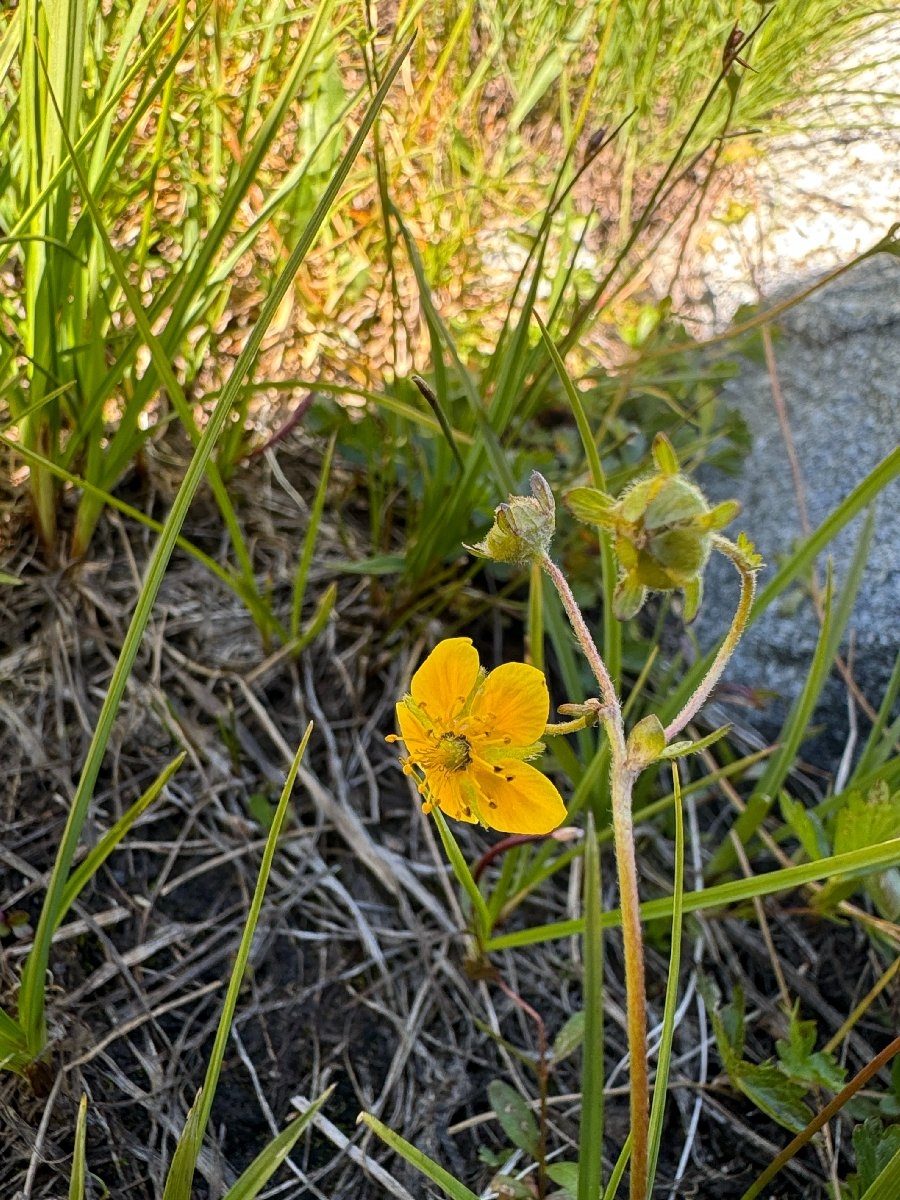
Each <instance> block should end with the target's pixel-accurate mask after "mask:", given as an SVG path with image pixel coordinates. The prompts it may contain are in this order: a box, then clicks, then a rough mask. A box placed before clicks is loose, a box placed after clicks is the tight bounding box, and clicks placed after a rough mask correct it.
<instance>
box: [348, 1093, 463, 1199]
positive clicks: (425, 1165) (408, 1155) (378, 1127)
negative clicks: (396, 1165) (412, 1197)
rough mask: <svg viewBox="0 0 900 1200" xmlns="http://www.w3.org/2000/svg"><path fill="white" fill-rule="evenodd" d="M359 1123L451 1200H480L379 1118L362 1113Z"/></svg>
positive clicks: (358, 1118) (358, 1119)
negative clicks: (383, 1123)
mask: <svg viewBox="0 0 900 1200" xmlns="http://www.w3.org/2000/svg"><path fill="white" fill-rule="evenodd" d="M356 1120H357V1122H358V1123H361V1124H363V1125H367V1126H368V1127H369V1129H371V1130H372V1132H373V1133H375V1134H377V1135H378V1137H380V1138H381V1140H382V1141H383V1142H384V1143H385V1145H386V1146H390V1148H391V1149H392V1150H393V1151H395V1152H396V1153H397V1154H399V1155H400V1157H401V1158H403V1159H405V1160H406V1161H407V1162H408V1163H409V1164H410V1166H413V1167H415V1168H416V1170H418V1171H421V1172H422V1174H423V1175H424V1176H425V1177H426V1178H427V1179H430V1180H431V1182H432V1183H434V1184H436V1185H437V1186H438V1187H439V1188H440V1189H441V1191H442V1192H444V1193H445V1194H446V1195H448V1196H449V1197H450V1200H479V1198H478V1196H477V1195H476V1193H475V1192H473V1191H470V1189H469V1188H467V1187H466V1185H465V1184H464V1183H460V1182H459V1180H458V1179H454V1177H453V1176H452V1175H451V1174H450V1172H449V1171H445V1170H444V1168H443V1167H441V1166H439V1165H438V1164H437V1163H436V1162H435V1161H434V1159H432V1158H429V1157H428V1155H427V1154H423V1153H422V1151H421V1150H417V1149H416V1147H415V1146H413V1145H411V1143H410V1142H407V1141H406V1140H405V1139H404V1138H402V1137H400V1135H399V1134H398V1133H394V1131H393V1130H392V1129H388V1127H387V1125H382V1123H381V1122H380V1121H379V1120H378V1118H377V1117H373V1116H372V1114H371V1113H366V1112H363V1113H360V1114H359V1116H358V1117H357V1118H356Z"/></svg>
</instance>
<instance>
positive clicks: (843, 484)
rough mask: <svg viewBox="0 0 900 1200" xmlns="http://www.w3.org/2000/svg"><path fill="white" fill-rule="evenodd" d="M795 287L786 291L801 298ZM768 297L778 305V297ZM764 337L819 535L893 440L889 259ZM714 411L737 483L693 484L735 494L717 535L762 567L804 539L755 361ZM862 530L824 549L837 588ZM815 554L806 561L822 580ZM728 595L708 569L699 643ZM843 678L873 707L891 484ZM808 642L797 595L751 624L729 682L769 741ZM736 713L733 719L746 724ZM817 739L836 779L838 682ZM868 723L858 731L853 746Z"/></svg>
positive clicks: (841, 699)
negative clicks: (726, 424)
mask: <svg viewBox="0 0 900 1200" xmlns="http://www.w3.org/2000/svg"><path fill="white" fill-rule="evenodd" d="M802 282H803V281H800V284H799V285H798V286H795V287H794V288H793V289H792V290H794V291H796V290H798V287H799V286H802ZM773 299H776V300H777V299H778V296H777V295H776V296H775V297H773ZM777 329H778V331H779V333H778V336H777V337H776V340H775V357H776V363H777V369H778V377H779V380H780V384H781V390H782V393H783V396H784V401H785V405H786V409H787V414H788V420H789V423H790V429H791V434H792V437H793V442H794V446H795V449H796V452H797V457H798V459H799V464H800V470H801V474H802V478H803V487H804V492H805V498H806V505H807V511H808V517H809V522H810V525H811V527H812V528H813V529H815V528H817V527H818V526H819V525H820V524H821V523H822V521H824V520H825V519H826V518H827V517H828V516H829V514H830V513H832V512H833V511H834V509H835V508H836V507H837V506H838V505H839V504H840V503H841V501H842V500H843V499H844V498H845V497H846V496H847V494H848V493H849V492H850V491H852V490H853V488H854V487H855V486H856V485H857V484H858V483H859V482H860V481H861V480H862V479H863V478H864V477H865V476H866V475H867V474H868V472H870V471H871V470H872V469H873V468H874V467H875V466H876V465H877V464H878V463H879V462H880V461H881V460H882V459H883V458H884V457H885V456H886V455H888V454H890V453H891V452H892V451H895V450H896V449H897V447H898V444H900V259H898V258H895V257H890V256H888V255H879V256H878V257H876V258H873V259H870V260H868V261H866V262H863V263H861V264H859V265H858V266H856V267H855V268H853V270H852V271H850V272H849V273H848V274H847V275H845V276H844V277H843V278H841V279H839V280H837V281H835V282H833V283H831V284H830V285H829V286H828V287H826V288H825V289H823V291H821V292H819V293H816V294H815V295H813V296H812V297H810V298H808V299H807V300H806V301H804V302H803V303H802V304H801V305H800V306H799V307H798V308H796V309H793V310H791V311H789V312H788V313H787V314H785V315H784V316H783V317H782V319H781V321H780V322H779V324H778V326H777ZM724 399H725V402H726V403H730V404H732V405H733V406H735V407H737V408H738V409H739V410H740V411H741V413H742V414H743V416H744V418H745V420H746V421H747V424H748V426H749V428H750V432H751V434H752V438H753V448H752V451H751V454H750V456H749V458H748V460H747V462H746V464H745V470H744V472H743V475H742V477H741V478H740V479H738V480H723V479H722V478H721V477H718V478H717V479H715V480H704V481H703V482H704V484H705V486H706V490H707V493H708V495H709V496H710V498H711V499H715V500H719V499H725V498H727V497H728V496H731V495H734V496H737V497H738V499H740V500H741V501H742V503H743V505H744V511H743V513H742V514H741V517H740V518H739V519H738V521H737V522H735V524H734V525H733V526H732V527H731V528H730V529H729V530H728V531H727V532H728V533H732V531H734V532H735V533H736V532H737V530H738V529H741V528H742V529H744V530H746V532H747V533H748V535H749V536H750V537H751V538H752V539H753V540H754V542H755V543H756V545H757V548H758V550H759V551H760V552H761V553H762V554H763V555H764V557H765V559H766V562H767V563H768V564H770V567H769V570H768V571H767V572H765V573H764V574H763V575H762V577H761V583H762V585H763V586H764V585H765V582H766V578H767V577H768V578H771V575H772V571H773V570H774V567H775V565H776V564H777V562H778V559H779V556H781V555H783V554H785V553H787V552H789V551H790V549H791V547H792V546H793V545H794V544H796V541H797V539H799V538H800V537H801V536H802V524H801V518H800V515H799V509H798V503H797V499H796V494H795V490H794V480H793V477H792V472H791V466H790V462H789V458H788V451H787V448H786V445H785V440H784V437H783V435H782V432H781V429H780V427H779V422H778V418H777V415H776V409H775V405H774V402H773V397H772V385H771V381H770V378H769V374H768V371H767V369H766V367H765V365H764V364H762V363H760V364H756V363H750V362H746V363H745V364H744V366H743V369H742V370H741V373H740V375H739V376H738V377H737V378H735V379H734V380H732V381H731V382H730V383H729V384H728V386H727V390H726V394H725V397H724ZM861 526H862V520H861V519H858V520H856V521H855V522H854V523H853V524H852V525H850V526H848V527H846V528H845V529H844V530H843V532H842V533H841V534H840V535H839V536H838V537H837V538H836V540H835V541H834V542H833V543H832V545H831V546H830V547H829V549H828V552H827V553H828V554H829V555H830V556H831V559H832V562H833V565H834V574H835V581H836V585H837V588H840V587H841V586H842V582H843V579H844V578H845V576H846V571H847V567H848V565H849V563H850V562H851V560H852V557H853V553H854V550H855V548H856V545H857V543H858V539H859V535H860V530H861ZM824 567H825V562H824V556H823V557H820V559H819V561H818V563H817V572H818V577H819V579H820V580H824V578H825V571H824ZM736 599H737V581H736V577H735V575H734V571H733V568H731V567H729V566H728V565H727V564H725V563H711V565H710V568H709V571H708V574H707V587H706V592H705V596H704V603H703V608H702V611H701V615H700V618H699V619H698V622H697V626H696V629H697V634H698V638H699V640H700V642H701V645H704V646H706V645H709V644H710V642H711V640H712V639H713V638H715V637H717V636H720V635H721V633H722V632H723V631H724V629H725V628H727V625H728V622H729V620H730V618H731V614H732V612H733V609H734V604H735V603H736ZM851 627H852V630H853V645H854V651H853V664H854V675H855V678H856V679H857V682H858V683H859V684H860V686H861V687H862V690H863V692H864V693H865V694H866V695H867V697H868V699H869V700H870V702H871V703H872V704H873V705H874V706H875V707H876V708H877V706H878V704H879V703H880V700H881V696H882V693H883V689H884V684H885V682H886V680H887V678H888V676H889V674H890V671H891V669H892V667H893V663H894V659H895V657H896V655H897V653H898V651H900V481H897V480H895V481H894V482H893V483H892V484H891V485H890V486H889V487H888V488H887V489H886V490H885V491H884V492H883V493H882V495H881V497H880V498H879V501H878V504H877V524H876V532H875V538H874V543H873V546H872V550H871V554H870V558H869V562H868V565H867V567H866V570H865V575H864V578H863V582H862V586H861V589H860V593H859V595H858V597H857V601H856V605H855V608H854V611H853V618H852V623H851ZM817 633H818V622H817V619H816V615H815V611H814V608H813V605H812V601H811V599H810V597H809V595H808V593H805V592H803V591H802V590H800V589H798V588H795V589H793V592H792V594H791V595H790V596H788V597H787V598H786V599H785V601H784V602H783V603H781V604H776V605H775V607H774V609H773V610H770V611H769V612H768V613H766V614H765V615H764V617H762V618H761V619H760V620H759V621H757V623H756V624H755V625H754V626H753V627H752V628H751V630H750V631H749V632H748V634H747V635H746V637H745V639H744V641H743V642H742V644H741V645H740V646H739V648H738V652H737V654H736V656H735V658H734V660H733V661H732V664H731V665H730V667H729V670H728V674H727V676H726V679H728V680H730V681H740V682H741V683H742V684H744V685H748V686H750V687H758V688H764V689H769V690H771V691H772V692H774V693H776V695H777V697H778V698H779V701H776V702H775V703H774V704H773V705H772V706H771V708H769V709H768V710H766V711H765V712H763V713H760V714H757V715H756V716H754V717H752V718H751V723H753V724H756V725H757V727H758V728H759V729H760V731H761V732H763V733H764V734H765V735H767V736H772V735H773V734H774V733H775V732H777V728H778V726H779V725H780V720H781V718H782V717H783V715H784V712H785V710H786V706H787V704H788V703H789V702H790V701H791V700H793V698H794V697H795V696H796V695H797V694H798V692H799V691H800V688H801V687H802V684H803V681H804V679H805V676H806V673H807V671H808V669H809V665H810V662H811V658H812V654H813V650H814V647H815V643H816V637H817ZM745 719H746V717H743V718H742V720H745ZM817 720H818V721H819V722H821V723H822V724H823V725H824V726H825V728H826V730H827V734H826V736H825V737H824V738H823V739H820V740H819V742H817V743H816V746H817V751H816V752H817V754H818V755H819V757H820V758H821V759H822V760H823V761H822V762H821V765H823V766H827V767H828V768H830V769H834V767H835V766H836V763H837V761H838V759H839V757H840V753H841V748H842V747H843V745H844V743H845V742H846V738H847V733H848V709H847V694H846V688H845V686H844V685H843V683H841V682H839V681H837V680H835V681H833V682H832V684H831V685H829V688H828V692H827V697H826V701H825V703H824V705H823V707H822V708H821V709H820V711H819V712H818V713H817ZM865 730H866V723H865V722H864V721H863V722H862V724H861V729H860V733H861V735H862V736H864V734H865Z"/></svg>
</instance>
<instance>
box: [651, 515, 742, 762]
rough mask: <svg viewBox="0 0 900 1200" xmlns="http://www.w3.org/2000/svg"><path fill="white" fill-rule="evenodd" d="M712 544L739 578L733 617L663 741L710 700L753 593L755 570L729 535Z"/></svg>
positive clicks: (738, 637) (666, 731) (733, 647)
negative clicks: (733, 568) (715, 651)
mask: <svg viewBox="0 0 900 1200" xmlns="http://www.w3.org/2000/svg"><path fill="white" fill-rule="evenodd" d="M713 546H714V547H715V549H716V550H718V551H719V553H720V554H724V555H725V557H726V558H728V559H730V560H731V561H732V562H733V563H734V566H735V569H736V570H737V572H738V574H739V575H740V577H741V598H740V601H739V603H738V606H737V610H736V611H735V614H734V617H733V618H732V621H731V627H730V628H729V630H728V633H727V634H726V636H725V640H724V641H723V642H722V645H721V646H720V647H719V653H718V654H717V655H716V657H715V658H714V659H713V661H712V663H711V665H710V668H709V670H708V671H707V672H706V675H705V676H704V677H703V680H702V682H701V683H700V685H699V687H698V688H697V690H696V691H695V692H694V694H693V695H692V696H691V698H690V700H688V702H687V704H685V706H684V708H683V709H682V710H681V712H680V713H679V714H678V716H677V717H675V718H674V720H672V722H671V723H670V724H669V725H667V726H666V729H665V734H666V742H671V740H672V739H673V738H674V737H677V735H678V734H679V733H681V731H682V729H684V727H685V725H687V723H688V722H689V721H692V720H693V719H694V717H695V716H696V715H697V713H698V712H699V711H700V709H701V708H702V707H703V705H704V704H705V703H706V701H707V700H708V699H709V695H710V692H711V691H712V690H713V688H714V687H715V686H716V684H717V683H718V682H719V679H720V678H721V675H722V672H723V671H724V670H725V667H726V666H727V665H728V660H729V659H730V658H731V656H732V654H734V649H735V646H737V644H738V642H739V641H740V638H741V634H742V633H743V632H744V627H745V626H746V624H747V618H748V617H749V616H750V608H751V606H752V604H753V596H754V593H755V592H756V572H755V571H754V570H752V569H751V568H750V567H749V566H748V564H747V562H746V560H745V558H744V557H743V555H742V554H741V553H740V551H739V550H738V548H737V546H735V545H734V543H733V542H729V540H728V538H724V537H721V536H719V535H718V534H717V535H715V536H714V537H713Z"/></svg>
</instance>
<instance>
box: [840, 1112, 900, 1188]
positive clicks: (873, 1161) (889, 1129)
mask: <svg viewBox="0 0 900 1200" xmlns="http://www.w3.org/2000/svg"><path fill="white" fill-rule="evenodd" d="M853 1149H854V1150H855V1151H856V1174H855V1175H853V1176H851V1179H852V1181H853V1182H854V1184H855V1185H856V1188H857V1191H856V1193H855V1194H857V1195H861V1194H862V1193H863V1192H865V1193H868V1192H869V1189H871V1188H872V1187H874V1186H875V1183H876V1181H877V1180H878V1177H879V1175H881V1173H882V1171H885V1170H887V1168H888V1166H889V1164H890V1163H891V1160H892V1159H894V1158H895V1157H896V1156H897V1155H898V1154H900V1125H887V1126H885V1125H883V1124H882V1122H881V1121H880V1120H879V1119H878V1118H877V1117H869V1118H868V1119H867V1120H866V1121H864V1122H863V1123H862V1125H857V1126H856V1128H855V1129H854V1130H853Z"/></svg>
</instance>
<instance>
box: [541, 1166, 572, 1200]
mask: <svg viewBox="0 0 900 1200" xmlns="http://www.w3.org/2000/svg"><path fill="white" fill-rule="evenodd" d="M547 1178H548V1179H551V1180H552V1181H553V1182H554V1183H555V1184H556V1185H557V1187H561V1188H562V1190H563V1191H564V1192H565V1194H566V1196H567V1197H568V1196H571V1197H572V1200H574V1198H575V1197H576V1196H577V1195H578V1163H577V1162H553V1163H548V1165H547Z"/></svg>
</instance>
